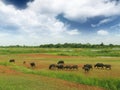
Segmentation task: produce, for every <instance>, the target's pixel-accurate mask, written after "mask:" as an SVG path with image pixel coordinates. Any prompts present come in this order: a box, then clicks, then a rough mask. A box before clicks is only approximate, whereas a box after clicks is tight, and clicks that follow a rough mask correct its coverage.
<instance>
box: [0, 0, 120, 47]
mask: <svg viewBox="0 0 120 90" xmlns="http://www.w3.org/2000/svg"><path fill="white" fill-rule="evenodd" d="M102 42H103V43H104V44H120V0H0V45H41V44H51V43H53V44H56V43H91V44H100V43H102Z"/></svg>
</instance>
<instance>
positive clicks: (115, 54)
mask: <svg viewBox="0 0 120 90" xmlns="http://www.w3.org/2000/svg"><path fill="white" fill-rule="evenodd" d="M12 58H14V59H15V60H16V62H15V64H10V63H9V62H8V61H9V59H12ZM59 60H64V61H65V64H69V65H72V64H77V65H79V70H49V69H48V67H49V65H50V64H56V63H57V61H59ZM23 61H26V64H25V65H23ZM30 62H35V63H36V68H34V69H32V68H31V67H30V65H29V63H30ZM98 62H100V63H104V64H111V65H112V70H102V69H93V70H91V71H90V72H88V73H85V72H84V70H82V66H83V65H84V64H92V65H94V64H95V63H98ZM0 66H4V67H7V68H8V67H9V68H10V70H14V71H17V72H20V73H22V74H25V76H24V75H21V74H17V75H16V74H15V75H14V74H10V75H9V73H8V74H7V73H6V72H5V71H6V70H5V69H3V68H2V69H1V70H0V89H1V90H16V89H17V90H89V89H88V88H86V87H87V86H86V87H82V88H83V89H82V88H81V89H79V88H76V87H75V85H77V84H83V85H90V86H92V87H94V86H95V87H102V88H105V89H108V90H120V77H119V76H120V49H115V48H104V49H102V48H101V49H90V48H88V49H82V48H80V49H76V48H50V49H49V48H0ZM8 71H9V70H8ZM46 78H47V79H49V80H46ZM51 78H53V79H55V81H56V80H57V79H60V80H65V81H67V82H70V83H76V84H75V85H73V86H71V87H70V86H68V84H67V85H64V87H63V84H59V81H58V82H57V83H56V82H55V81H54V80H53V79H51ZM56 84H57V85H56ZM33 87H34V88H33ZM90 90H99V89H98V88H96V89H93V88H91V89H90Z"/></svg>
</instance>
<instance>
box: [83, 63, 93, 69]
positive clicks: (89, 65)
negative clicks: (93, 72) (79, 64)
mask: <svg viewBox="0 0 120 90" xmlns="http://www.w3.org/2000/svg"><path fill="white" fill-rule="evenodd" d="M83 67H88V68H89V69H93V67H92V65H91V64H85V65H84V66H83Z"/></svg>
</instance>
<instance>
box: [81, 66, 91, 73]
mask: <svg viewBox="0 0 120 90" xmlns="http://www.w3.org/2000/svg"><path fill="white" fill-rule="evenodd" d="M82 68H83V69H84V70H85V72H88V71H89V70H90V68H89V67H86V66H85V67H82Z"/></svg>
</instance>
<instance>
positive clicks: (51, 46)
mask: <svg viewBox="0 0 120 90" xmlns="http://www.w3.org/2000/svg"><path fill="white" fill-rule="evenodd" d="M12 47H17V48H19V47H23V48H107V47H108V48H113V47H118V48H120V45H114V44H109V45H105V44H104V43H100V44H90V43H86V44H82V43H64V44H61V43H58V44H42V45H39V46H26V45H10V46H0V48H12Z"/></svg>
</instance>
